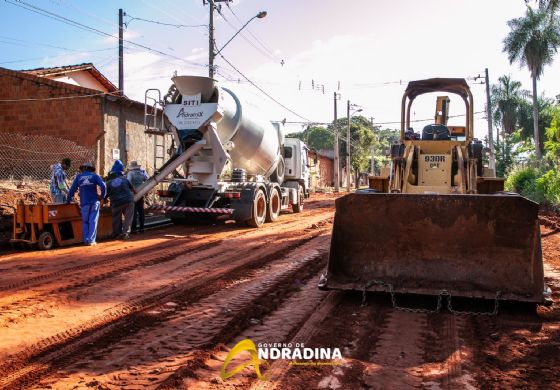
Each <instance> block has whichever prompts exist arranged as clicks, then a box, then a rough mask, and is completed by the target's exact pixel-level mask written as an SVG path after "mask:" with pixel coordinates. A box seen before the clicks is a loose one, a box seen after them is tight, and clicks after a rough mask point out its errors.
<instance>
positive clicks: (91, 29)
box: [4, 0, 207, 67]
mask: <svg viewBox="0 0 560 390" xmlns="http://www.w3.org/2000/svg"><path fill="white" fill-rule="evenodd" d="M4 1H5V2H7V3H9V4H12V5H15V6H16V7H20V8H23V9H25V10H28V11H31V12H34V13H37V14H39V15H43V16H45V17H48V18H50V19H53V20H56V21H58V22H61V23H64V24H67V25H70V26H73V27H77V28H79V29H81V30H85V31H89V32H92V33H95V34H98V35H101V36H107V37H110V38H114V39H117V40H118V39H119V38H118V37H116V36H114V35H112V34H109V33H107V32H105V31H102V30H99V29H97V28H95V27H90V26H88V25H85V24H83V23H80V22H77V21H75V20H72V19H69V18H66V17H64V16H61V15H58V14H55V13H53V12H50V11H47V10H44V9H42V8H40V7H37V6H34V5H32V4H29V3H26V2H25V1H23V0H17V2H14V1H12V0H4ZM123 42H127V43H129V44H131V45H133V46H136V47H140V48H142V49H145V50H148V51H151V52H154V53H157V54H161V55H163V56H166V57H170V58H175V59H177V60H180V61H183V62H185V63H187V64H190V65H196V66H201V67H206V66H207V65H204V64H199V63H195V62H191V61H187V60H185V59H183V58H180V57H177V56H174V55H172V54H169V53H165V52H163V51H161V50H157V49H153V48H151V47H149V46H146V45H142V44H140V43H136V42H132V41H130V40H127V39H123Z"/></svg>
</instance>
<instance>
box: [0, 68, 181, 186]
mask: <svg viewBox="0 0 560 390" xmlns="http://www.w3.org/2000/svg"><path fill="white" fill-rule="evenodd" d="M170 142H171V141H170V139H169V138H168V137H167V136H165V135H161V134H146V133H145V132H144V103H140V102H137V101H134V100H131V99H129V98H127V97H126V96H123V95H122V94H120V93H119V92H118V90H117V88H116V87H115V86H114V85H113V84H112V83H111V82H110V81H109V80H108V79H107V78H106V77H105V76H103V75H102V74H101V73H100V72H99V71H98V70H97V69H96V68H95V67H94V66H93V64H81V65H73V66H61V67H56V68H40V69H32V70H25V71H15V70H9V69H5V68H1V67H0V150H2V149H3V150H18V151H19V155H18V158H17V159H15V158H13V156H12V157H9V156H8V157H6V156H4V155H2V154H1V153H0V175H8V174H11V175H12V177H15V176H17V175H16V172H17V169H16V168H18V167H21V166H25V165H26V164H31V161H32V162H33V163H34V164H35V165H38V164H40V165H44V166H46V167H47V168H46V170H47V173H46V174H47V175H48V166H49V165H50V164H52V163H53V162H55V161H56V160H57V159H59V158H60V157H62V156H64V155H69V156H78V157H79V156H86V155H87V156H88V158H89V159H93V160H94V162H95V165H96V169H97V171H98V172H99V173H100V174H101V175H106V174H107V173H108V172H109V170H110V169H111V166H112V164H113V161H114V160H115V159H116V158H120V159H121V160H122V161H123V163H124V164H127V163H129V162H130V161H132V160H137V161H138V162H139V163H140V164H142V165H143V166H144V167H145V168H146V169H147V171H148V173H153V172H154V170H155V169H156V168H157V167H159V166H161V165H162V164H163V162H164V161H165V156H164V155H165V150H166V149H168V148H169V147H170ZM21 145H27V146H24V147H22V146H21ZM59 145H61V146H59ZM10 148H11V149H10ZM85 151H88V153H86V152H85ZM78 152H79V153H78ZM89 156H91V157H89ZM84 158H85V157H84ZM77 159H78V160H80V158H77ZM53 160H54V161H53ZM14 161H16V162H17V164H15V165H17V166H14ZM18 164H19V165H18ZM7 167H8V168H9V169H8V171H6V168H7ZM30 171H31V170H30ZM41 175H44V174H41ZM28 176H33V175H28ZM35 176H38V175H35ZM38 178H45V177H38Z"/></svg>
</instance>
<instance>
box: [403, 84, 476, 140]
mask: <svg viewBox="0 0 560 390" xmlns="http://www.w3.org/2000/svg"><path fill="white" fill-rule="evenodd" d="M432 92H449V93H453V94H456V95H459V96H460V97H461V98H462V99H463V101H464V102H465V108H466V111H465V112H466V129H467V131H466V141H467V142H470V141H472V139H473V138H474V132H473V122H474V112H473V111H474V110H473V96H472V93H471V91H470V88H469V85H468V84H467V82H466V81H465V79H461V78H433V79H426V80H418V81H411V82H410V83H408V86H407V87H406V90H405V92H404V94H403V97H402V106H401V142H402V141H404V140H405V130H406V129H408V128H410V108H411V106H412V102H414V99H416V98H417V97H418V96H420V95H423V94H426V93H432Z"/></svg>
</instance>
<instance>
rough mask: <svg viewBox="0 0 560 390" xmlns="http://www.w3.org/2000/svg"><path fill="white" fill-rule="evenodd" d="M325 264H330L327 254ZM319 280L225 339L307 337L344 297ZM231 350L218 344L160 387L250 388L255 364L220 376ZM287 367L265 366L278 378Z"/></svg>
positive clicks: (290, 339) (297, 339) (276, 340)
mask: <svg viewBox="0 0 560 390" xmlns="http://www.w3.org/2000/svg"><path fill="white" fill-rule="evenodd" d="M323 264H326V258H325V263H323ZM321 271H322V269H321ZM318 280H319V274H315V275H314V276H313V277H312V278H310V279H309V280H308V281H307V282H306V283H304V284H303V285H302V287H301V289H300V290H299V291H298V292H297V293H295V294H294V295H292V296H291V297H290V298H289V299H287V300H286V301H284V302H283V303H282V304H281V305H280V306H279V307H278V308H277V309H276V310H274V311H273V312H272V313H270V314H269V315H267V316H265V317H264V318H262V319H260V320H259V321H253V322H254V323H253V324H252V325H250V326H249V327H248V328H247V329H245V330H242V331H241V332H240V333H238V334H237V335H233V337H232V338H231V339H228V340H224V343H226V342H227V344H228V345H231V346H233V345H235V344H236V343H237V342H238V341H240V340H243V339H251V340H252V341H253V342H254V343H255V344H256V345H258V344H259V343H293V344H294V343H296V342H298V343H302V342H305V341H307V340H308V339H309V338H310V337H311V336H312V335H313V334H314V332H316V331H317V330H318V329H319V328H320V326H319V324H320V322H321V321H322V320H323V319H324V318H325V316H326V315H327V313H328V312H330V310H331V309H332V308H333V307H334V305H335V304H336V302H337V301H338V299H339V298H340V293H336V292H331V293H326V292H324V291H320V290H319V289H318V288H317V283H318ZM228 352H229V348H227V347H225V346H220V347H218V348H215V349H214V350H212V351H211V353H210V357H206V359H202V360H201V361H200V363H198V364H191V365H190V366H191V367H186V368H185V367H183V368H181V369H179V370H178V371H177V372H176V373H175V374H174V375H172V376H171V377H170V378H169V379H168V380H167V381H165V382H164V383H163V384H162V385H161V386H160V387H159V388H160V389H172V388H177V387H181V388H193V389H196V388H202V387H203V388H205V389H208V390H210V389H238V388H248V387H249V386H250V384H251V383H252V382H253V380H254V378H255V375H254V371H253V370H252V368H251V369H247V370H246V372H244V373H242V374H238V375H237V376H234V377H231V378H229V379H227V380H225V381H224V380H222V379H221V378H220V377H219V372H220V368H221V366H222V365H223V362H224V360H225V358H226V356H227V353H228ZM240 363H243V361H240V362H238V361H237V360H236V359H234V360H233V361H232V363H231V367H235V366H236V365H238V364H240ZM286 364H287V363H286ZM193 366H194V367H193ZM261 368H263V367H261ZM285 368H286V367H284V365H283V364H282V363H280V362H275V363H274V364H273V365H272V366H271V367H270V368H265V370H266V375H267V376H271V378H273V379H274V380H277V379H278V378H279V374H280V372H281V371H282V370H285Z"/></svg>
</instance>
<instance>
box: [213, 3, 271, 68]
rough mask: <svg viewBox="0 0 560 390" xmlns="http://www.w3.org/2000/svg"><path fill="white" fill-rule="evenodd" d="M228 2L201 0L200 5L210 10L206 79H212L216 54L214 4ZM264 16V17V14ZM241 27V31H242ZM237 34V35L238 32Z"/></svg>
mask: <svg viewBox="0 0 560 390" xmlns="http://www.w3.org/2000/svg"><path fill="white" fill-rule="evenodd" d="M230 1H232V0H202V4H203V5H206V4H208V7H209V8H210V16H209V18H208V77H210V78H211V79H213V78H214V58H215V57H216V52H215V51H214V48H215V47H216V42H215V40H214V7H216V6H215V5H214V4H215V3H228V2H230ZM221 6H222V5H221V4H220V5H218V7H221ZM220 10H221V8H218V12H220ZM264 14H265V16H266V12H265V13H264ZM260 17H262V16H260ZM243 27H245V26H243ZM243 27H242V28H241V29H243ZM237 33H239V31H238V32H237ZM236 35H237V34H236ZM228 43H229V42H228ZM226 45H227V43H226ZM224 46H225V45H224ZM222 49H223V47H222Z"/></svg>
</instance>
